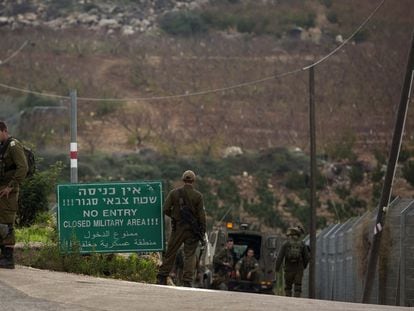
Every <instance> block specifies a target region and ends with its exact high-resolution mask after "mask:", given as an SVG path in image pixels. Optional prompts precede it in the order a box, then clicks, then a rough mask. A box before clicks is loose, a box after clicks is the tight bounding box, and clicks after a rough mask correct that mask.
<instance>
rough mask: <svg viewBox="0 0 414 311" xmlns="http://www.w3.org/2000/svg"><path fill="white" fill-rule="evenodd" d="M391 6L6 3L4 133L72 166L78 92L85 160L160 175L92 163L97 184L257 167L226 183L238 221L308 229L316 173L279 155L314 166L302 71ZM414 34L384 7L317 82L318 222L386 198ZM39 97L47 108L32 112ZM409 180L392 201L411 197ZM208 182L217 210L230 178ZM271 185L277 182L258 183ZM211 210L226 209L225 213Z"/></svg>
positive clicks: (370, 0)
mask: <svg viewBox="0 0 414 311" xmlns="http://www.w3.org/2000/svg"><path fill="white" fill-rule="evenodd" d="M379 3H380V1H375V0H367V1H363V2H361V1H357V0H350V1H346V2H345V1H342V0H311V1H302V0H277V1H276V0H273V1H272V0H263V1H249V0H194V1H172V0H140V1H128V0H124V1H91V0H90V1H87V0H83V1H81V0H79V1H75V0H59V1H58V0H53V1H52V0H50V1H46V0H45V1H39V0H37V1H36V0H19V1H7V0H3V1H0V38H1V39H0V42H1V46H2V49H1V51H0V60H5V59H7V58H8V57H9V56H11V55H14V54H13V53H14V52H15V51H19V52H18V53H17V54H16V55H14V56H13V58H12V59H11V60H10V61H8V62H7V63H5V64H1V65H0V83H1V89H0V90H1V91H0V117H1V118H2V119H6V120H7V121H8V122H9V124H11V126H12V128H13V131H14V133H16V134H17V135H18V136H19V137H22V138H24V139H26V140H28V141H31V142H33V143H34V144H35V145H36V146H37V148H38V150H39V151H41V152H43V153H45V154H59V155H61V154H66V153H67V151H66V150H67V146H68V141H69V128H70V127H69V121H68V111H69V110H68V107H69V100H68V92H69V90H71V89H76V90H77V94H78V97H79V101H78V117H79V119H78V122H79V124H78V126H79V129H78V134H79V154H80V156H83V157H84V158H85V157H86V156H91V157H99V155H100V154H102V153H106V154H112V155H116V157H121V159H124V158H122V156H124V155H125V156H127V155H130V154H139V155H140V156H143V159H145V161H147V162H146V163H144V164H143V163H141V162H139V163H135V162H134V163H129V165H131V167H132V168H133V169H132V168H131V167H130V166H128V168H129V169H128V170H127V169H120V170H119V172H117V173H116V174H115V173H114V174H112V173H111V174H109V173H108V174H106V173H107V170H108V169H107V166H108V165H109V166H111V165H113V163H114V162H111V161H115V160H111V161H109V160H108V161H109V162H108V163H110V164H108V163H107V162H105V164H102V165H101V164H99V165H98V164H97V160H96V159H95V163H94V164H91V163H88V167H86V165H85V167H84V169H85V172H87V173H85V176H84V178H85V180H87V179H88V178H90V179H96V178H107V179H108V180H114V179H116V180H118V179H121V178H125V179H134V178H135V179H136V178H143V176H144V177H156V178H165V175H166V174H167V173H166V172H169V171H171V167H173V168H177V166H174V165H172V164H171V165H168V166H167V167H166V168H165V170H164V169H163V170H160V168H159V166H160V164H159V163H152V164H148V161H149V160H148V158H146V155H151V156H153V157H154V158H155V159H156V160H159V161H161V160H160V159H164V158H165V157H166V158H167V159H168V158H169V157H172V158H174V159H180V160H177V161H178V162H180V163H186V164H188V165H192V164H194V165H197V167H196V168H199V167H202V165H201V164H199V162H196V161H193V162H192V161H188V159H204V160H205V159H209V160H211V161H213V160H214V161H215V160H217V159H223V158H224V159H227V158H228V157H230V158H231V157H234V158H233V159H237V157H240V156H246V157H247V159H246V162H245V163H244V162H243V163H244V165H243V166H240V168H238V170H237V171H231V172H229V174H231V176H229V177H230V178H231V181H232V182H235V183H236V186H237V189H238V192H239V194H240V196H241V198H242V199H243V200H240V202H245V203H243V206H241V205H240V204H239V205H238V208H240V209H242V211H241V212H242V213H246V215H249V214H254V211H257V210H267V211H268V212H269V211H271V210H277V211H278V212H279V214H280V215H282V217H284V219H285V221H284V222H285V223H289V222H290V221H292V222H294V221H301V222H304V221H306V215H307V214H306V206H307V205H306V204H307V203H306V202H307V193H306V189H307V186H306V185H307V183H306V178H307V177H306V172H307V168H306V167H305V166H304V167H299V168H298V167H294V168H292V166H289V165H286V166H284V168H283V169H282V170H276V169H272V167H277V166H278V165H279V164H280V163H284V159H285V155H278V154H277V153H272V152H273V151H274V150H275V149H277V148H280V147H284V148H286V149H287V150H297V151H298V152H299V153H301V154H303V155H306V154H307V152H308V149H309V134H308V132H309V125H308V118H309V117H308V101H309V88H308V81H309V76H308V71H305V70H300V69H301V68H303V67H305V66H308V65H309V64H311V63H313V62H316V61H318V60H320V59H322V58H323V57H325V56H326V55H328V54H329V53H330V52H331V51H332V50H333V49H334V48H335V47H337V46H338V44H340V43H341V42H343V40H344V39H345V38H347V37H348V36H350V35H351V34H352V33H353V31H354V30H355V29H356V28H357V27H358V26H359V25H360V24H361V22H362V21H363V20H365V19H366V18H367V16H369V14H370V13H371V12H373V10H374V9H375V8H376V7H377V6H378V4H379ZM413 27H414V2H413V1H411V0H401V1H398V3H397V4H396V3H394V2H391V1H386V2H385V3H384V5H383V6H382V7H381V8H380V9H379V10H378V12H377V13H376V14H375V15H374V17H373V19H372V20H371V21H370V23H368V24H367V25H366V27H364V29H363V30H362V31H361V32H359V33H358V34H357V35H356V36H354V37H353V39H352V40H351V41H350V42H349V43H348V44H347V45H346V46H345V47H343V48H342V49H341V50H340V51H339V52H338V53H336V54H334V55H333V56H331V57H329V58H327V59H325V61H323V62H321V63H320V64H319V65H318V66H317V67H316V69H315V89H316V97H315V100H316V106H317V111H316V116H317V152H318V154H319V155H320V158H321V161H320V162H319V163H320V171H321V175H322V176H323V179H324V180H325V182H324V183H322V185H323V186H321V188H320V189H319V200H320V211H319V214H320V215H324V216H327V217H326V219H329V221H335V220H338V219H341V218H342V217H348V216H349V215H350V214H349V213H348V212H349V210H350V208H355V209H354V210H353V212H354V213H360V212H362V211H363V210H365V209H367V208H370V207H372V206H373V205H374V204H375V199H376V198H378V191H379V190H378V189H380V186H379V183H380V180H381V176H382V173H383V164H384V163H385V161H384V158H385V157H386V155H387V153H388V148H389V142H390V140H391V135H392V128H393V122H394V119H395V111H396V108H397V105H398V102H399V97H400V91H401V86H402V77H403V74H404V71H405V62H406V56H407V52H408V48H409V46H410V39H411V33H412V29H413ZM24 42H28V44H26V45H25V46H24V48H23V49H22V50H19V47H21V46H22V44H23V43H24ZM275 76H276V77H277V79H274V78H272V77H275ZM16 88H17V89H20V91H16ZM28 90H32V91H35V92H37V93H43V94H47V95H48V96H47V97H44V96H39V95H37V94H32V95H29V96H27V94H26V91H28ZM55 95H56V96H55ZM412 120H414V118H413V112H412V111H411V110H410V111H409V117H408V119H407V124H406V135H405V137H404V150H406V151H407V155H406V156H405V161H409V159H410V156H412V155H411V153H410V150H412V149H413V143H412V142H413V139H414V123H413V121H412ZM250 154H254V155H255V157H254V159H255V161H256V162H254V161H253V160H252V159H251V158H249V155H250ZM256 156H257V157H256ZM114 157H115V156H114ZM269 159H270V160H271V161H273V162H271V164H270V165H269V166H266V167H265V168H263V167H262V168H261V170H260V169H259V168H258V167H259V166H260V163H262V162H266V161H267V160H269ZM270 160H269V161H270ZM83 161H85V160H83ZM120 161H121V160H120ZM122 161H123V160H122ZM140 161H144V160H140ZM234 161H236V160H234ZM85 162H86V161H85ZM253 162H254V165H253V164H252V163H253ZM81 163H82V162H81ZM197 163H198V164H197ZM225 163H226V165H227V166H229V167H231V166H232V163H233V162H232V161H229V162H225ZM407 163H408V162H407ZM147 165H149V166H150V167H147ZM403 165H406V164H402V165H401V167H400V169H399V171H398V175H397V177H398V180H397V182H396V184H395V194H400V195H412V194H413V190H412V187H411V186H410V185H409V183H408V182H407V179H406V178H404V177H403V174H404V173H403V170H402V168H403ZM227 166H225V167H224V168H226V167H227ZM407 166H408V164H407ZM286 167H287V168H288V169H286ZM179 168H180V169H181V168H182V167H181V166H179ZM224 168H223V167H220V168H219V169H217V170H218V171H220V170H221V171H225V170H224ZM200 170H201V168H200ZM202 171H203V174H204V175H205V176H206V178H207V177H208V180H209V183H208V187H207V186H206V185H204V187H205V190H206V191H210V192H211V193H213V194H215V193H217V191H219V185H220V184H224V186H225V185H226V183H224V182H223V180H222V179H223V176H213V177H214V178H213V177H212V176H211V175H214V174H215V172H216V171H215V172H208V170H207V169H205V170H202ZM263 171H266V172H267V173H266V177H267V178H268V179H267V180H262V179H260V178H259V177H260V176H262V173H263ZM154 172H155V173H154ZM174 172H175V173H177V172H176V171H174ZM244 172H246V174H245V173H244ZM381 172H382V173H381ZM89 173H90V174H91V175H89V176H86V175H88V174H89ZM177 174H178V173H177ZM168 178H174V177H173V176H168ZM229 185H230V186H231V185H232V183H231V182H229ZM224 186H223V187H224ZM230 186H229V187H230ZM252 189H253V190H252ZM220 191H221V190H220ZM269 193H271V195H269ZM270 197H272V198H273V199H272V200H270V199H269V198H270ZM263 202H265V203H263ZM233 203H234V202H233ZM211 205H212V206H215V208H216V207H217V206H218V207H219V208H223V209H225V206H226V200H224V199H220V200H219V201H218V202H217V201H214V200H212V201H211ZM269 208H270V210H269ZM222 211H223V210H220V212H222ZM221 214H223V213H219V212H218V211H217V216H219V215H221ZM260 217H263V215H262V216H260ZM289 219H291V220H289ZM272 221H274V222H273V223H272ZM269 225H272V226H274V225H277V222H276V220H275V219H273V220H270V223H269Z"/></svg>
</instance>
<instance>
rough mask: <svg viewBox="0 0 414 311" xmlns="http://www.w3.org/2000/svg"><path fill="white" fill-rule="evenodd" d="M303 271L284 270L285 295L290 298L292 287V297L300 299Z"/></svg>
mask: <svg viewBox="0 0 414 311" xmlns="http://www.w3.org/2000/svg"><path fill="white" fill-rule="evenodd" d="M302 277H303V269H299V270H293V271H292V270H288V271H286V270H285V295H286V296H288V297H292V288H293V287H294V296H295V297H300V295H301V293H302Z"/></svg>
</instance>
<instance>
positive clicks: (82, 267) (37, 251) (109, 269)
mask: <svg viewBox="0 0 414 311" xmlns="http://www.w3.org/2000/svg"><path fill="white" fill-rule="evenodd" d="M16 240H17V241H18V242H20V243H23V246H22V247H21V248H18V249H17V250H16V262H17V263H18V264H21V265H24V266H30V267H34V268H38V269H46V270H53V271H61V272H69V273H77V274H85V275H91V276H96V277H108V278H114V279H121V280H126V281H133V282H145V283H155V280H156V275H157V271H158V267H157V263H158V255H157V254H156V253H153V254H149V255H147V254H145V255H144V254H137V253H131V254H100V253H92V254H80V253H79V251H76V250H74V252H73V253H70V254H63V253H61V252H60V249H59V246H58V244H57V243H56V241H57V233H56V231H55V229H54V228H53V227H45V226H41V225H37V224H36V225H33V226H31V227H27V228H20V229H16Z"/></svg>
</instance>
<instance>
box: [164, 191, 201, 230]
mask: <svg viewBox="0 0 414 311" xmlns="http://www.w3.org/2000/svg"><path fill="white" fill-rule="evenodd" d="M179 189H184V191H185V193H186V194H187V197H188V199H189V200H190V203H191V211H192V214H193V215H194V217H195V219H196V220H197V222H198V225H199V226H200V230H201V231H202V232H205V231H206V211H205V209H204V203H203V195H202V194H201V193H200V192H198V191H197V190H195V189H194V187H193V186H192V185H189V184H185V185H184V186H183V187H181V188H176V189H174V190H171V191H170V192H169V193H168V195H167V198H166V199H165V202H164V207H163V209H164V214H165V215H167V216H169V217H171V218H172V220H173V221H175V222H176V223H177V224H179V223H180V220H181V215H180V202H179V199H180V193H179Z"/></svg>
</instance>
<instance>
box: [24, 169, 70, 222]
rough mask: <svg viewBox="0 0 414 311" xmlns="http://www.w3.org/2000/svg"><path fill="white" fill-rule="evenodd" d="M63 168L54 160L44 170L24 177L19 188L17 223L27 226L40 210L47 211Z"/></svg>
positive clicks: (37, 215)
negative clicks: (53, 162)
mask: <svg viewBox="0 0 414 311" xmlns="http://www.w3.org/2000/svg"><path fill="white" fill-rule="evenodd" d="M62 169H63V164H62V163H61V162H56V163H55V164H54V165H52V166H50V167H49V168H48V169H46V170H44V171H38V172H36V173H35V174H34V175H33V176H32V177H31V178H28V179H26V180H25V181H24V182H23V184H22V187H21V189H20V196H19V210H18V213H17V220H16V221H17V223H18V224H19V225H20V226H29V225H31V224H33V223H34V222H35V219H36V217H39V214H41V213H42V212H47V211H49V204H50V201H49V198H50V195H51V194H52V193H54V191H55V186H56V182H57V180H58V178H59V176H60V173H61V171H62Z"/></svg>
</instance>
